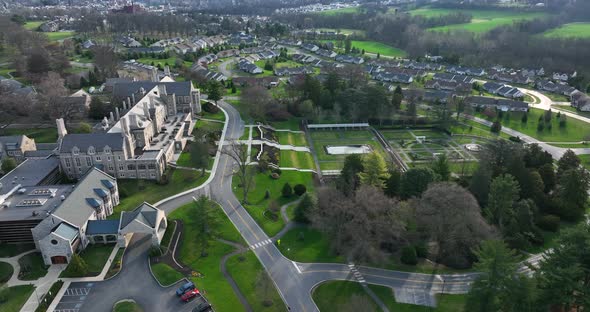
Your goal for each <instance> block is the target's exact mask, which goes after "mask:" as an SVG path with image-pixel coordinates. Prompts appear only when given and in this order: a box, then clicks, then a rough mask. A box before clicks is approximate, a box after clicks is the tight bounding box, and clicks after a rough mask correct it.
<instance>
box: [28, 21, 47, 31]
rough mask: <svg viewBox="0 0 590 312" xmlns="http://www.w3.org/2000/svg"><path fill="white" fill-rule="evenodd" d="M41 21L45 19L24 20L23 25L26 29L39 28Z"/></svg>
mask: <svg viewBox="0 0 590 312" xmlns="http://www.w3.org/2000/svg"><path fill="white" fill-rule="evenodd" d="M43 23H45V21H31V22H26V23H25V25H23V27H24V28H25V29H28V30H37V28H39V26H41V24H43Z"/></svg>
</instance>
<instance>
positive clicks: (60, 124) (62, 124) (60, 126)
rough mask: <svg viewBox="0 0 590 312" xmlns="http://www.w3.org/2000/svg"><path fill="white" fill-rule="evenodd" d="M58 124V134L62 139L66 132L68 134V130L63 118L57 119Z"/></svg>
mask: <svg viewBox="0 0 590 312" xmlns="http://www.w3.org/2000/svg"><path fill="white" fill-rule="evenodd" d="M55 123H56V124H57V136H58V138H60V139H63V138H64V136H66V134H68V130H67V129H66V124H65V122H64V119H63V118H59V119H56V120H55Z"/></svg>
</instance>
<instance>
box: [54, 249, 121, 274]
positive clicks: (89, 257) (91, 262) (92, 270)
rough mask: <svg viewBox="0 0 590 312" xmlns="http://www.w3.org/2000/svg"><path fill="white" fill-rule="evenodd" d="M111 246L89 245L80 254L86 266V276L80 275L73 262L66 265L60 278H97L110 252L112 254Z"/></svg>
mask: <svg viewBox="0 0 590 312" xmlns="http://www.w3.org/2000/svg"><path fill="white" fill-rule="evenodd" d="M113 248H114V245H113V244H107V245H105V244H90V245H88V246H87V247H86V249H84V250H83V251H82V252H80V254H79V255H80V257H81V258H82V260H84V263H86V265H87V271H88V272H87V274H84V275H80V274H79V272H78V270H77V268H76V267H75V265H73V262H70V264H68V267H67V268H66V269H65V270H64V271H63V272H62V273H61V275H60V277H83V276H97V275H99V274H100V272H101V271H102V269H103V268H104V266H105V265H106V263H107V260H108V259H109V256H110V255H111V252H113Z"/></svg>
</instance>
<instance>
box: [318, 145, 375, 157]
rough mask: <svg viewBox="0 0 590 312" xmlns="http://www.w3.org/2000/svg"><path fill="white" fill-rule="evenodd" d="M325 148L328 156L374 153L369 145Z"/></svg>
mask: <svg viewBox="0 0 590 312" xmlns="http://www.w3.org/2000/svg"><path fill="white" fill-rule="evenodd" d="M325 148H326V153H327V154H328V155H349V154H367V153H370V152H372V151H373V149H372V148H371V146H369V145H339V146H331V145H328V146H326V147H325Z"/></svg>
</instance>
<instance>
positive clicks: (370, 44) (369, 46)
mask: <svg viewBox="0 0 590 312" xmlns="http://www.w3.org/2000/svg"><path fill="white" fill-rule="evenodd" d="M321 41H323V42H328V41H330V42H333V43H334V44H336V41H335V40H321ZM351 43H352V47H354V48H357V49H359V50H365V52H367V53H373V54H377V53H379V54H381V55H382V56H390V57H405V56H406V55H407V53H406V51H404V50H401V49H398V48H394V47H392V46H389V45H387V44H384V43H381V42H377V41H364V40H363V41H359V40H352V42H351Z"/></svg>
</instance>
